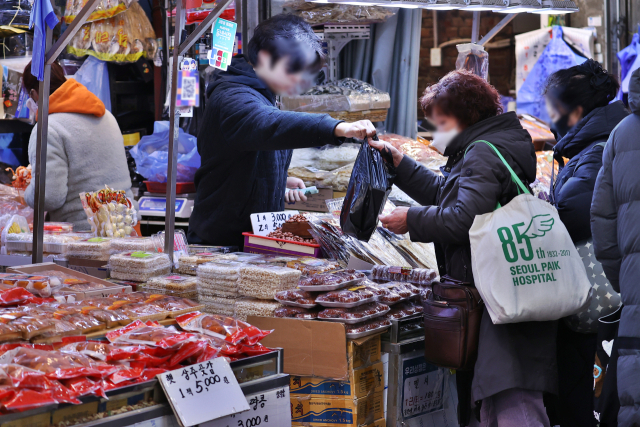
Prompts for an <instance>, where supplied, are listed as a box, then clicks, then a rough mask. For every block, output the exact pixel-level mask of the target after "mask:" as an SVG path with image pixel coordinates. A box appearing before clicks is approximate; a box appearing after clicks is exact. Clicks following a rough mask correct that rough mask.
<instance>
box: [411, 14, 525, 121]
mask: <svg viewBox="0 0 640 427" xmlns="http://www.w3.org/2000/svg"><path fill="white" fill-rule="evenodd" d="M437 13H438V44H441V43H444V42H446V41H449V40H454V39H463V38H471V27H472V21H473V14H472V12H468V11H459V10H450V11H440V12H437ZM502 18H504V14H501V13H492V12H482V13H481V14H480V37H481V38H482V36H483V35H484V34H486V33H487V32H488V31H489V30H490V29H491V28H493V27H494V26H495V25H496V24H497V23H498V22H499V21H500V20H501V19H502ZM421 37H422V38H421V42H420V69H419V72H418V96H420V95H422V92H423V91H424V89H425V88H426V87H427V86H428V85H430V84H433V83H436V82H437V81H438V80H439V79H440V78H441V77H443V76H444V75H445V74H447V73H448V72H449V71H452V70H454V69H455V65H456V58H457V57H458V50H457V49H456V47H455V45H451V46H446V47H444V48H442V66H440V67H431V63H430V62H431V52H430V51H431V48H432V47H433V19H432V12H431V11H430V10H424V11H423V12H422V36H421ZM512 37H513V26H512V25H511V24H509V25H507V26H506V27H505V28H503V29H502V31H500V32H499V33H498V34H497V35H496V36H495V37H494V38H493V40H492V42H495V41H497V40H501V39H505V38H512ZM488 52H489V80H490V82H491V84H493V85H494V86H495V87H496V88H497V89H498V92H500V93H501V94H502V95H509V89H515V83H514V81H513V75H514V74H513V73H514V69H515V64H516V60H515V49H514V46H513V45H512V46H509V47H506V48H499V49H497V48H496V49H489V50H488ZM422 116H423V115H422V111H421V110H420V108H419V107H418V117H422Z"/></svg>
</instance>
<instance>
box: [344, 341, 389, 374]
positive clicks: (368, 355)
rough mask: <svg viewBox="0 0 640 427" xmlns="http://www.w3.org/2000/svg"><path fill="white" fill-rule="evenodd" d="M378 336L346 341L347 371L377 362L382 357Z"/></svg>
mask: <svg viewBox="0 0 640 427" xmlns="http://www.w3.org/2000/svg"><path fill="white" fill-rule="evenodd" d="M381 345H382V344H381V340H380V335H373V336H371V337H366V338H363V339H360V340H347V360H348V362H349V369H357V368H360V367H362V366H368V365H371V364H373V363H376V362H379V361H380V359H381V357H382V352H381Z"/></svg>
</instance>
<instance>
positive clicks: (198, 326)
mask: <svg viewBox="0 0 640 427" xmlns="http://www.w3.org/2000/svg"><path fill="white" fill-rule="evenodd" d="M176 320H177V322H178V325H180V327H181V328H182V329H184V330H187V331H192V332H199V333H202V334H205V335H208V336H212V337H214V338H219V339H223V340H226V341H227V342H230V343H231V344H233V345H236V344H238V343H239V342H241V341H242V340H243V339H245V338H246V334H244V333H243V332H242V328H241V326H240V325H239V324H238V321H237V320H236V319H234V318H233V317H226V316H220V315H217V314H206V313H200V312H194V313H188V314H184V315H182V316H178V317H177V318H176Z"/></svg>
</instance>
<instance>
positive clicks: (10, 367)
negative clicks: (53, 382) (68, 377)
mask: <svg viewBox="0 0 640 427" xmlns="http://www.w3.org/2000/svg"><path fill="white" fill-rule="evenodd" d="M0 385H3V386H11V387H21V388H35V389H39V390H40V389H42V390H44V389H48V388H51V387H50V383H49V380H48V379H47V378H46V376H45V374H44V372H40V371H38V370H35V369H30V368H26V367H24V366H20V365H16V364H14V363H8V364H4V365H0Z"/></svg>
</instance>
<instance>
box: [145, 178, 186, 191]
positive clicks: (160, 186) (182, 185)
mask: <svg viewBox="0 0 640 427" xmlns="http://www.w3.org/2000/svg"><path fill="white" fill-rule="evenodd" d="M144 184H145V185H146V186H147V191H148V192H150V193H166V192H167V183H166V182H155V181H144ZM195 192H196V185H195V184H194V183H193V182H176V194H187V193H195Z"/></svg>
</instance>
